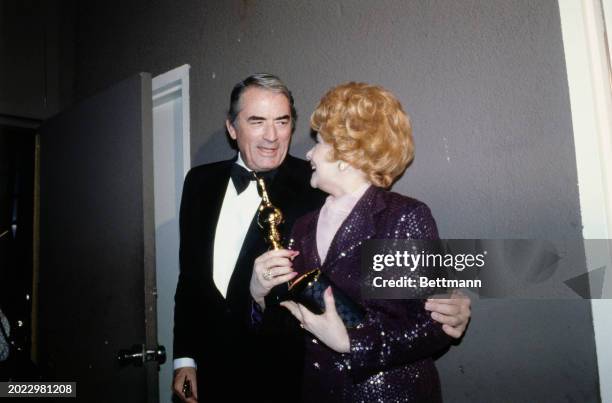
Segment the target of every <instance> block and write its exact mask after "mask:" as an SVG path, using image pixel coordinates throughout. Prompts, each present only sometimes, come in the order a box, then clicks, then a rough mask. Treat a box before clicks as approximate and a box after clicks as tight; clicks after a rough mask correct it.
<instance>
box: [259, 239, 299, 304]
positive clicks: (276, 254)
mask: <svg viewBox="0 0 612 403" xmlns="http://www.w3.org/2000/svg"><path fill="white" fill-rule="evenodd" d="M299 253H300V252H298V251H294V250H288V249H279V250H271V251H268V252H266V253H264V254H263V255H261V256H259V257H258V258H257V259H255V263H254V264H253V274H252V275H251V284H250V285H249V290H250V292H251V297H253V300H254V301H255V302H257V304H259V306H260V307H261V308H262V309H264V308H265V302H264V301H265V297H266V295H268V293H269V292H270V290H271V289H272V288H274V287H275V286H277V285H279V284H282V283H286V282H287V281H289V280H291V279H292V278H294V277H295V276H296V275H297V273H296V272H294V271H293V269H292V267H291V266H292V263H291V261H292V260H293V258H295V257H296V256H297V255H298V254H299Z"/></svg>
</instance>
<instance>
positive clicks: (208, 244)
mask: <svg viewBox="0 0 612 403" xmlns="http://www.w3.org/2000/svg"><path fill="white" fill-rule="evenodd" d="M234 161H236V158H233V159H231V160H227V161H225V162H224V163H223V164H222V165H220V166H219V167H218V168H217V169H216V170H215V171H213V172H211V173H210V179H209V180H207V181H206V182H205V183H204V184H202V188H201V189H200V194H201V195H202V197H201V206H200V209H201V211H205V212H206V214H203V215H202V217H203V221H204V222H203V223H202V227H201V228H202V234H203V238H204V239H203V243H202V247H203V248H204V249H205V256H206V258H207V259H208V260H209V262H208V263H209V264H207V265H206V266H205V267H207V268H208V269H209V270H208V272H207V273H204V275H205V276H206V277H207V278H210V279H212V269H213V253H214V245H215V231H216V228H217V222H218V221H219V215H220V214H221V206H222V205H223V199H224V198H225V190H226V189H227V184H228V182H229V178H230V169H231V166H232V164H233V163H234Z"/></svg>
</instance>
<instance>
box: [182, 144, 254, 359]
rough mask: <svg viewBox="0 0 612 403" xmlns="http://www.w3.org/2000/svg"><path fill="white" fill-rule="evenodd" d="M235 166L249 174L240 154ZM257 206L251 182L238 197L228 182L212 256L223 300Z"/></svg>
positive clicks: (216, 284)
mask: <svg viewBox="0 0 612 403" xmlns="http://www.w3.org/2000/svg"><path fill="white" fill-rule="evenodd" d="M236 163H237V164H238V165H240V166H242V167H243V168H246V169H247V170H249V171H250V169H249V168H247V166H246V165H245V163H244V161H243V160H242V157H241V155H240V153H238V160H237V161H236ZM260 203H261V197H260V196H259V193H258V192H257V184H256V183H255V181H251V182H249V186H248V187H247V188H246V189H245V190H244V191H243V192H242V193H240V194H238V193H237V192H236V188H235V187H234V183H233V182H232V179H231V178H230V179H229V181H228V183H227V188H226V189H225V196H224V198H223V204H222V205H221V212H220V213H219V221H218V222H217V228H216V230H215V240H214V252H213V280H214V282H215V286H216V287H217V289H218V290H219V292H220V293H221V295H223V297H226V296H227V287H228V285H229V282H230V279H231V277H232V273H233V272H234V267H235V266H236V261H237V260H238V255H239V254H240V249H242V243H243V242H244V238H245V236H246V234H247V231H248V230H249V226H250V225H251V221H252V220H253V217H254V216H255V212H256V211H257V208H258V207H259V204H260ZM173 364H174V369H177V368H181V367H197V365H196V363H195V361H194V360H193V358H190V357H183V358H177V359H175V360H174V363H173Z"/></svg>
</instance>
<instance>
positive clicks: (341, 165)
mask: <svg viewBox="0 0 612 403" xmlns="http://www.w3.org/2000/svg"><path fill="white" fill-rule="evenodd" d="M338 169H339V170H340V171H344V170H345V169H346V162H344V161H338Z"/></svg>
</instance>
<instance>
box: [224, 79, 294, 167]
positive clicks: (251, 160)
mask: <svg viewBox="0 0 612 403" xmlns="http://www.w3.org/2000/svg"><path fill="white" fill-rule="evenodd" d="M225 125H226V127H227V131H228V132H229V134H230V136H231V137H232V139H234V140H236V142H237V143H238V149H239V150H240V154H241V155H242V159H243V160H244V162H245V164H246V165H247V167H249V168H250V169H252V170H253V171H257V172H260V171H269V170H271V169H274V168H276V167H278V166H279V165H280V164H281V163H282V162H283V160H284V159H285V156H286V155H287V151H288V150H289V142H290V140H291V108H290V106H289V100H288V99H287V97H286V96H285V95H283V94H282V93H279V92H272V91H269V90H265V89H262V88H259V87H250V88H247V89H246V90H245V91H244V92H243V93H242V96H241V97H240V112H239V113H238V116H237V118H236V121H235V122H234V124H232V123H231V122H230V121H229V120H226V121H225Z"/></svg>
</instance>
